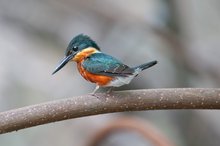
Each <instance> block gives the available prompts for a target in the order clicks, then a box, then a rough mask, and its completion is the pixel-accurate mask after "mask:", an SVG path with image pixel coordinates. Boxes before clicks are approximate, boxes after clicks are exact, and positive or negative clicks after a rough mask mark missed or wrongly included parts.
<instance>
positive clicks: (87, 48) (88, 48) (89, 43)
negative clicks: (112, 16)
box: [52, 34, 157, 95]
mask: <svg viewBox="0 0 220 146" xmlns="http://www.w3.org/2000/svg"><path fill="white" fill-rule="evenodd" d="M71 61H74V62H76V64H77V68H78V71H79V73H80V74H81V76H82V77H84V78H85V79H86V80H87V81H90V82H92V83H95V84H96V87H95V89H94V91H93V92H92V95H95V93H96V91H97V90H98V89H99V88H100V87H110V90H109V91H108V93H110V92H111V89H112V88H113V87H120V86H123V85H126V84H129V83H130V82H131V80H132V79H133V78H134V77H136V76H137V75H138V74H139V73H140V72H141V71H143V70H145V69H147V68H150V67H152V66H154V65H156V64H157V61H156V60H154V61H150V62H148V63H144V64H141V65H138V66H135V67H129V66H128V65H126V64H124V63H122V62H121V61H120V60H118V59H116V58H115V57H112V56H110V55H108V54H105V53H103V52H101V49H100V47H99V46H98V45H97V43H96V42H95V41H94V40H92V39H91V38H90V37H89V36H88V35H84V34H79V35H77V36H75V37H74V38H73V39H72V40H71V41H70V43H69V44H68V46H67V49H66V51H65V57H64V58H63V60H62V61H61V62H60V63H59V64H58V66H57V67H56V68H55V70H54V71H53V73H52V75H53V74H55V73H56V72H58V71H59V70H60V69H61V68H63V67H64V66H65V65H66V64H67V63H68V62H71Z"/></svg>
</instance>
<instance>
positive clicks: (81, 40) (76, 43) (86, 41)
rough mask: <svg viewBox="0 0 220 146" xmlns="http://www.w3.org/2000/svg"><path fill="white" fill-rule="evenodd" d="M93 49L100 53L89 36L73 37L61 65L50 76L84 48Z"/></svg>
mask: <svg viewBox="0 0 220 146" xmlns="http://www.w3.org/2000/svg"><path fill="white" fill-rule="evenodd" d="M89 47H92V48H95V49H96V50H99V51H100V48H99V46H98V45H97V44H96V42H95V41H93V40H92V39H91V38H90V37H89V36H87V35H84V34H79V35H77V36H75V37H74V38H73V39H72V40H71V41H70V43H69V45H68V47H67V49H66V52H65V57H64V59H63V60H62V61H61V63H60V64H59V65H58V66H57V68H56V69H55V71H54V72H53V73H52V74H55V73H56V72H57V71H59V70H60V69H61V68H63V67H64V66H65V65H66V64H67V63H68V62H69V61H70V60H71V59H73V58H74V56H75V55H76V54H77V53H79V52H80V51H82V50H83V49H86V48H89Z"/></svg>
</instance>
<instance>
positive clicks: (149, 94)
mask: <svg viewBox="0 0 220 146" xmlns="http://www.w3.org/2000/svg"><path fill="white" fill-rule="evenodd" d="M97 96H99V98H97V97H94V96H91V95H85V96H79V97H74V98H67V99H61V100H56V101H52V102H47V103H41V104H37V105H32V106H27V107H23V108H19V109H14V110H10V111H6V112H2V113H0V133H7V132H11V131H15V130H16V131H17V130H20V129H24V128H28V127H32V126H36V125H42V124H46V123H50V122H55V121H61V120H65V119H71V118H78V117H83V116H90V115H97V114H105V113H113V112H123V111H140V110H156V109H157V110H158V109H220V89H204V88H203V89H202V88H200V89H198V88H197V89H195V88H194V89H193V88H188V89H187V88H183V89H149V90H130V91H119V92H113V93H112V94H111V95H107V94H105V93H99V94H97Z"/></svg>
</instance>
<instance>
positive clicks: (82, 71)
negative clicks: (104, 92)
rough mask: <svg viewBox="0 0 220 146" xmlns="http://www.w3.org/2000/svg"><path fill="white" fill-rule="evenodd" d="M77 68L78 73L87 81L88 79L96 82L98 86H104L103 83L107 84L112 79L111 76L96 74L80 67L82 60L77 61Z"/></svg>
mask: <svg viewBox="0 0 220 146" xmlns="http://www.w3.org/2000/svg"><path fill="white" fill-rule="evenodd" d="M77 68H78V70H79V72H80V74H81V75H82V76H83V77H84V78H85V79H86V80H88V81H90V82H92V83H96V84H98V85H99V86H105V85H107V84H108V83H109V82H110V81H111V80H112V77H108V76H103V75H96V74H93V73H90V72H88V71H86V70H85V69H84V68H83V67H82V61H81V62H78V63H77Z"/></svg>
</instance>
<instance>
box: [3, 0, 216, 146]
mask: <svg viewBox="0 0 220 146" xmlns="http://www.w3.org/2000/svg"><path fill="white" fill-rule="evenodd" d="M79 33H84V34H87V35H89V36H91V38H93V39H94V40H95V41H96V42H97V43H98V44H99V46H100V47H101V49H102V51H103V52H105V53H108V54H111V55H113V56H115V57H116V58H118V59H120V60H122V61H123V62H125V63H126V64H128V65H130V66H135V65H138V64H141V63H145V62H147V61H151V60H158V61H159V64H158V65H156V66H155V67H153V68H150V69H149V70H147V71H144V72H143V73H142V74H140V75H139V76H138V77H137V78H136V79H134V80H133V81H132V83H131V84H130V85H126V86H123V87H122V88H120V89H117V90H125V89H143V88H173V87H175V88H176V87H219V85H220V67H219V64H220V60H219V58H220V1H218V0H209V1H207V0H184V1H176V0H138V1H133V0H117V1H110V0H93V1H86V0H62V1H61V0H44V1H36V0H10V1H9V0H0V62H1V68H0V111H6V110H9V109H14V108H19V107H23V106H27V105H32V104H37V103H42V102H46V101H51V100H55V99H61V98H68V97H73V96H77V95H82V94H87V93H90V92H91V91H92V90H93V89H94V87H95V85H93V84H90V83H88V82H87V81H85V80H84V79H83V78H82V77H81V76H80V75H79V73H78V71H77V70H76V66H75V64H74V63H69V64H68V65H67V66H65V68H64V69H62V70H61V71H60V72H58V73H57V74H55V75H54V76H52V75H51V73H52V71H53V70H54V68H55V67H56V65H57V64H58V63H59V61H60V60H61V59H62V58H63V56H64V51H65V49H66V47H67V45H68V43H69V41H70V40H71V39H72V38H73V37H74V36H75V35H78V34H79ZM121 117H127V118H131V119H133V118H138V119H141V120H142V122H144V121H146V122H148V123H151V124H150V125H151V126H153V127H155V128H156V129H157V130H158V131H159V132H160V133H161V134H162V135H163V136H164V137H166V138H167V139H168V140H169V141H171V142H172V143H174V144H175V145H178V146H207V145H209V146H219V143H220V124H219V123H220V113H219V111H214V110H212V111H201V110H193V111H192V110H172V111H171V110H168V111H142V112H129V113H116V114H107V115H99V116H91V117H85V118H79V119H72V120H67V121H62V122H57V123H52V124H47V125H42V126H37V127H34V128H29V129H25V130H21V131H18V132H12V133H8V134H3V135H0V145H2V146H3V145H10V146H15V145H16V146H29V145H32V146H38V145H41V146H51V145H53V146H60V145H65V146H85V145H87V144H88V142H89V141H90V140H91V137H93V136H94V135H95V134H96V133H97V132H98V131H100V130H101V129H102V128H103V127H105V126H106V125H108V124H109V123H111V122H114V120H116V119H120V118H121ZM152 123H153V124H152ZM117 137H120V134H119V135H118V136H117ZM122 137H123V138H121V139H120V138H119V139H114V140H115V141H114V144H112V145H117V144H118V145H120V142H118V143H117V141H118V140H122V141H127V144H123V145H127V146H129V145H134V143H132V142H130V141H134V139H135V140H136V141H137V142H135V145H137V146H139V145H140V146H142V145H143V144H142V145H141V144H139V143H138V138H135V137H137V136H133V135H132V134H130V135H123V136H122ZM140 141H141V140H140ZM106 143H108V141H107V142H106ZM108 144H109V143H108ZM138 144H139V145H138ZM109 145H111V144H109ZM144 145H146V144H144ZM148 145H153V144H150V143H148Z"/></svg>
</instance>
